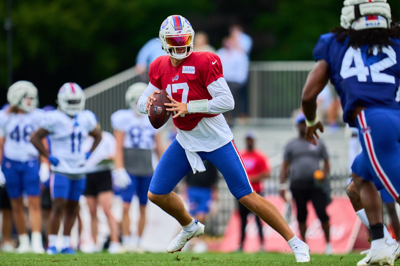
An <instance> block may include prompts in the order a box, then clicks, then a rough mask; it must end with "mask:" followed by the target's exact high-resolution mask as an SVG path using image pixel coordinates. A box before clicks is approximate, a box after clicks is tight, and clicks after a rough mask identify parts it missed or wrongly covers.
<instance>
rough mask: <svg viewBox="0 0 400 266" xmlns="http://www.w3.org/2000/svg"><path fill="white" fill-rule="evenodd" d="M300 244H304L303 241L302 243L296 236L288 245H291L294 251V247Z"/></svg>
mask: <svg viewBox="0 0 400 266" xmlns="http://www.w3.org/2000/svg"><path fill="white" fill-rule="evenodd" d="M299 242H303V241H301V240H300V239H299V238H298V237H297V236H294V237H292V238H291V239H290V240H289V241H288V242H287V243H288V244H289V247H290V248H291V249H293V247H294V246H296V245H298V244H299Z"/></svg>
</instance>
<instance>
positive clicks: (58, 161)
mask: <svg viewBox="0 0 400 266" xmlns="http://www.w3.org/2000/svg"><path fill="white" fill-rule="evenodd" d="M49 162H50V163H51V164H52V165H54V166H57V165H58V164H59V163H60V160H58V158H57V157H54V156H51V155H50V156H49Z"/></svg>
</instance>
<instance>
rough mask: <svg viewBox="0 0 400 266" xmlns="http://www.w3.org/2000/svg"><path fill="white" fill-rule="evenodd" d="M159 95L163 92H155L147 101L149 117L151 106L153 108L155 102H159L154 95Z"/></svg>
mask: <svg viewBox="0 0 400 266" xmlns="http://www.w3.org/2000/svg"><path fill="white" fill-rule="evenodd" d="M157 93H161V91H154V92H153V93H152V94H150V96H149V98H148V99H147V105H146V110H147V114H148V115H149V116H150V106H152V105H153V102H155V101H156V100H157V99H156V98H154V95H155V94H157Z"/></svg>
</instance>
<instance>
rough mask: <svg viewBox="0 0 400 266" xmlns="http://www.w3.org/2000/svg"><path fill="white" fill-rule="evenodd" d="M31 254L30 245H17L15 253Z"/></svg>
mask: <svg viewBox="0 0 400 266" xmlns="http://www.w3.org/2000/svg"><path fill="white" fill-rule="evenodd" d="M29 252H32V250H31V247H30V245H19V246H18V248H17V253H29Z"/></svg>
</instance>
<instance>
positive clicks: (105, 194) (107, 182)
mask: <svg viewBox="0 0 400 266" xmlns="http://www.w3.org/2000/svg"><path fill="white" fill-rule="evenodd" d="M97 129H98V130H100V125H99V124H98V125H97ZM93 142H94V138H93V137H92V136H88V137H87V138H86V140H85V141H84V142H83V150H84V151H85V152H89V151H90V149H91V147H92V146H93ZM115 147H116V143H115V138H114V136H113V135H112V134H111V133H108V132H106V131H102V138H101V142H100V143H99V145H98V146H97V148H96V149H95V150H94V152H93V153H92V155H91V156H90V157H89V159H88V160H87V161H86V171H87V174H86V190H85V192H84V195H85V197H86V203H87V205H88V207H89V211H90V217H91V229H92V239H93V242H94V245H95V246H94V247H93V248H92V250H93V251H101V249H100V248H99V247H98V243H97V234H98V230H97V228H98V223H99V221H98V220H97V206H98V205H100V207H101V208H102V209H103V211H104V214H105V216H106V217H107V221H108V226H109V228H110V245H109V248H108V252H109V253H111V254H116V253H119V252H120V251H121V244H120V242H119V236H118V222H117V220H116V219H115V217H114V215H113V214H112V212H111V207H112V202H113V197H114V193H113V187H112V175H111V170H112V169H113V167H114V163H113V160H114V156H115Z"/></svg>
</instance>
